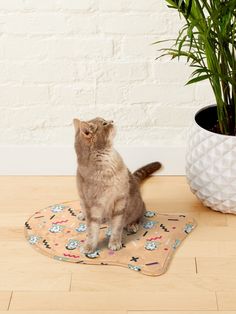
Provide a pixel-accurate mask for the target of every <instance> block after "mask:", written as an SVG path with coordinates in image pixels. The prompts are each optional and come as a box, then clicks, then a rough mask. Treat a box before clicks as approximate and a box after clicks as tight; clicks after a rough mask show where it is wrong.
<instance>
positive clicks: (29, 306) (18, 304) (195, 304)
mask: <svg viewBox="0 0 236 314" xmlns="http://www.w3.org/2000/svg"><path fill="white" fill-rule="evenodd" d="M124 284H125V280H124ZM60 300H61V301H60ZM62 309H63V310H100V311H102V310H189V309H191V310H216V309H217V304H216V298H215V293H211V292H204V293H198V292H196V291H195V292H186V291H185V292H179V291H178V292H176V291H175V292H173V293H164V292H157V293H156V292H148V293H145V292H143V293H140V292H136V291H129V292H128V293H127V292H125V293H124V292H120V293H119V295H117V293H116V292H87V293H86V292H50V293H48V292H31V291H30V292H13V296H12V301H11V304H10V310H27V311H28V310H54V311H55V310H62Z"/></svg>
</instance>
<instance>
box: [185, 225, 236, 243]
mask: <svg viewBox="0 0 236 314" xmlns="http://www.w3.org/2000/svg"><path fill="white" fill-rule="evenodd" d="M231 239H232V240H234V239H235V240H236V228H235V227H227V226H219V227H216V226H209V225H208V226H207V225H206V226H205V225H198V227H197V228H196V229H195V230H194V232H192V233H191V240H192V241H208V242H210V241H219V242H229V240H231ZM223 246H224V243H223Z"/></svg>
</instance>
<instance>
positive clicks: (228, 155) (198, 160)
mask: <svg viewBox="0 0 236 314" xmlns="http://www.w3.org/2000/svg"><path fill="white" fill-rule="evenodd" d="M166 2H167V4H168V7H170V8H172V9H175V10H177V11H178V12H179V14H180V16H181V17H183V18H184V20H185V25H184V26H183V27H182V28H181V29H180V31H179V35H178V37H177V39H176V40H174V43H173V45H172V46H171V47H170V48H162V49H160V51H162V54H161V56H159V57H158V58H160V57H162V56H163V55H170V56H171V57H172V59H174V58H180V57H184V58H186V59H187V62H188V63H189V64H190V67H192V68H193V73H192V77H191V79H190V80H189V81H188V83H187V84H193V83H197V82H199V81H202V80H209V81H210V85H211V88H212V89H213V92H214V95H215V101H216V105H210V106H208V107H205V108H202V109H201V110H200V111H198V112H197V113H196V115H195V119H194V122H193V125H192V127H191V130H190V134H189V139H188V143H187V153H186V154H187V155H186V175H187V180H188V182H189V185H190V188H191V190H192V191H193V193H195V194H196V196H197V197H198V198H199V199H200V200H201V201H202V202H203V204H204V205H206V206H209V207H211V208H212V209H214V210H218V211H222V212H227V213H236V0H166ZM167 41H168V40H166V41H159V42H156V44H157V43H160V42H167Z"/></svg>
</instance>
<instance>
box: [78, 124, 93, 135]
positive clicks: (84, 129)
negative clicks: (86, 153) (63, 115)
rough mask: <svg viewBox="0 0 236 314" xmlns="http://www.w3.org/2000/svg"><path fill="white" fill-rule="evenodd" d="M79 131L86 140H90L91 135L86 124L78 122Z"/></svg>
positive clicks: (89, 128) (88, 125)
mask: <svg viewBox="0 0 236 314" xmlns="http://www.w3.org/2000/svg"><path fill="white" fill-rule="evenodd" d="M80 131H81V134H82V135H83V136H84V137H85V138H87V139H90V138H91V137H92V135H93V131H92V129H91V125H90V124H89V123H87V122H83V121H82V122H80Z"/></svg>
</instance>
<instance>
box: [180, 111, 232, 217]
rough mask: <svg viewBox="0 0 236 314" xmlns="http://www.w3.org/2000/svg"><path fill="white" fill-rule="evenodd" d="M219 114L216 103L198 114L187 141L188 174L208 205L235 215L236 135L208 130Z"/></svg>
mask: <svg viewBox="0 0 236 314" xmlns="http://www.w3.org/2000/svg"><path fill="white" fill-rule="evenodd" d="M216 117H217V115H216V106H209V107H205V108H203V109H201V110H200V111H198V112H197V113H196V115H195V120H194V123H193V125H192V126H191V128H190V133H189V137H188V143H187V152H186V176H187V180H188V183H189V185H190V188H191V191H192V192H193V193H194V194H195V195H196V196H197V197H198V198H199V199H200V200H201V201H202V203H203V204H204V205H205V206H208V207H211V208H212V209H214V210H217V211H221V212H224V213H233V214H236V136H228V135H221V134H216V133H213V132H210V131H208V130H206V129H205V127H206V126H209V124H210V126H211V125H213V124H214V122H215V121H216Z"/></svg>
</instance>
